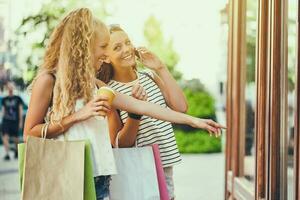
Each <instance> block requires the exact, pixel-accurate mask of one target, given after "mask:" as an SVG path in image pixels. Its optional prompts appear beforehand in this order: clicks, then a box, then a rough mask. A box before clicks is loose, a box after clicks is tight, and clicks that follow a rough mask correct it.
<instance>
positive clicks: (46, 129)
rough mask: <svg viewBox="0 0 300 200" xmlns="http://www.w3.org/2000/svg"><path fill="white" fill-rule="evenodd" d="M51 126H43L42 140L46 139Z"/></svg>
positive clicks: (47, 123) (46, 124)
mask: <svg viewBox="0 0 300 200" xmlns="http://www.w3.org/2000/svg"><path fill="white" fill-rule="evenodd" d="M49 125H50V123H49V122H46V123H45V124H43V127H42V131H41V138H43V139H46V137H47V132H48V128H49Z"/></svg>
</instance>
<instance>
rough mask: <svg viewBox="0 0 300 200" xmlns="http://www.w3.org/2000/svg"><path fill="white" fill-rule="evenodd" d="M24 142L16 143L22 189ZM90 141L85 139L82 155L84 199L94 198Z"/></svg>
mask: <svg viewBox="0 0 300 200" xmlns="http://www.w3.org/2000/svg"><path fill="white" fill-rule="evenodd" d="M25 146H26V145H25V144H24V143H22V144H18V158H19V180H20V190H22V182H23V169H24V158H25V155H24V154H25ZM91 155H92V154H91V143H90V141H88V140H85V156H84V199H85V200H96V190H95V183H94V176H93V164H92V163H93V162H92V157H91Z"/></svg>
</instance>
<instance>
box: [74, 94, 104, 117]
mask: <svg viewBox="0 0 300 200" xmlns="http://www.w3.org/2000/svg"><path fill="white" fill-rule="evenodd" d="M107 101H108V98H107V97H103V96H97V97H95V98H94V99H93V100H91V101H89V102H88V103H87V104H86V105H85V106H84V107H83V108H81V109H80V110H78V111H77V112H76V113H75V118H76V121H84V120H87V119H89V118H91V117H93V116H103V117H104V116H106V114H107V112H109V111H110V105H109V104H108V102H107Z"/></svg>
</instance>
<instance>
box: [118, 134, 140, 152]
mask: <svg viewBox="0 0 300 200" xmlns="http://www.w3.org/2000/svg"><path fill="white" fill-rule="evenodd" d="M120 133H121V131H119V132H118V134H117V137H116V140H115V147H116V149H118V148H119V136H120ZM134 146H135V147H136V148H137V147H138V146H137V140H135V143H134Z"/></svg>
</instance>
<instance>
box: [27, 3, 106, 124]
mask: <svg viewBox="0 0 300 200" xmlns="http://www.w3.org/2000/svg"><path fill="white" fill-rule="evenodd" d="M97 28H102V30H103V28H106V27H105V25H104V24H103V23H102V22H101V21H99V20H97V19H95V18H94V17H93V15H92V12H91V11H90V10H89V9H87V8H80V9H77V10H74V11H72V12H70V13H69V14H68V15H67V16H65V17H64V18H63V19H62V21H61V22H60V23H59V24H58V25H57V26H56V28H55V29H54V31H53V33H52V34H51V36H50V39H49V44H48V46H47V48H46V52H45V56H44V60H43V64H42V65H41V67H40V68H39V71H38V74H37V76H36V77H35V79H34V81H33V83H32V85H33V84H34V83H35V81H36V79H37V78H38V77H39V76H40V75H42V74H44V73H49V74H53V75H54V76H55V77H56V80H55V84H54V88H53V101H52V102H53V105H52V108H51V112H50V113H48V115H49V117H50V121H51V122H54V121H60V120H61V119H62V118H63V117H65V116H68V115H70V114H71V113H73V112H74V110H75V103H76V100H77V99H83V100H84V101H85V102H88V101H89V100H90V99H91V98H92V96H93V89H94V88H95V74H96V71H95V68H94V66H93V65H92V61H91V53H92V45H93V41H94V37H95V34H96V33H95V30H97Z"/></svg>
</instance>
